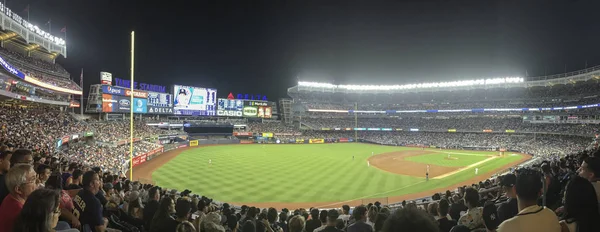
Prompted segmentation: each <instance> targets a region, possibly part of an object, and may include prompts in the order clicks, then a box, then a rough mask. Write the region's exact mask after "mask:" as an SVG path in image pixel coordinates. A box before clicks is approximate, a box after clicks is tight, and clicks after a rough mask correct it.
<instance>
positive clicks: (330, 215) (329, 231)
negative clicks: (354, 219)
mask: <svg viewBox="0 0 600 232" xmlns="http://www.w3.org/2000/svg"><path fill="white" fill-rule="evenodd" d="M339 216H340V213H339V212H338V211H337V210H336V209H330V210H329V211H327V226H325V229H323V230H322V231H323V232H342V231H341V230H339V229H338V228H336V227H335V226H336V224H337V219H338V217H339Z"/></svg>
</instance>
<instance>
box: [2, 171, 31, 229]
mask: <svg viewBox="0 0 600 232" xmlns="http://www.w3.org/2000/svg"><path fill="white" fill-rule="evenodd" d="M35 180H36V176H35V171H33V167H32V166H31V165H29V164H19V165H16V166H13V167H12V168H11V169H10V170H9V171H8V173H7V174H6V187H7V188H8V191H9V194H8V195H7V196H6V197H5V198H4V200H3V201H2V205H0V215H1V216H0V225H1V226H0V232H11V231H12V227H13V225H14V223H15V220H16V219H17V216H18V215H19V213H20V212H21V209H23V204H25V201H26V200H27V197H29V195H30V194H31V193H32V192H33V191H34V190H35V189H36V186H35Z"/></svg>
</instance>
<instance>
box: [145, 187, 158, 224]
mask: <svg viewBox="0 0 600 232" xmlns="http://www.w3.org/2000/svg"><path fill="white" fill-rule="evenodd" d="M148 198H149V199H148V203H146V205H145V207H144V226H145V227H146V228H148V229H150V224H151V223H152V218H153V217H154V214H155V213H156V210H158V200H160V189H159V187H158V186H154V187H152V188H150V190H148Z"/></svg>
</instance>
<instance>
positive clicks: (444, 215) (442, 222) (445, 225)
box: [437, 199, 456, 232]
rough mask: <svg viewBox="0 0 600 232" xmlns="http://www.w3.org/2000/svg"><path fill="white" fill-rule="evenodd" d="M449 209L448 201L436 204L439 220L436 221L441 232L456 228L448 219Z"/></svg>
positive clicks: (442, 200) (452, 221)
mask: <svg viewBox="0 0 600 232" xmlns="http://www.w3.org/2000/svg"><path fill="white" fill-rule="evenodd" d="M449 208H450V204H449V203H448V200H446V199H441V200H440V203H439V204H438V214H439V217H440V218H439V219H437V222H438V225H439V228H440V231H441V232H449V231H450V229H452V227H454V226H456V221H454V220H450V219H448V210H449Z"/></svg>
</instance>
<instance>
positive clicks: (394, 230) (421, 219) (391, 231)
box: [348, 208, 439, 232]
mask: <svg viewBox="0 0 600 232" xmlns="http://www.w3.org/2000/svg"><path fill="white" fill-rule="evenodd" d="M348 231H349V230H348ZM381 231H383V232H403V231H419V232H437V231H439V230H438V226H437V225H436V223H435V221H434V220H433V218H431V217H430V216H429V215H427V213H426V212H425V211H422V210H419V209H415V208H404V209H399V210H397V211H396V212H394V213H393V214H392V215H390V217H389V218H388V219H387V220H386V221H385V223H384V224H383V229H382V230H381ZM349 232H350V231H349Z"/></svg>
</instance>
